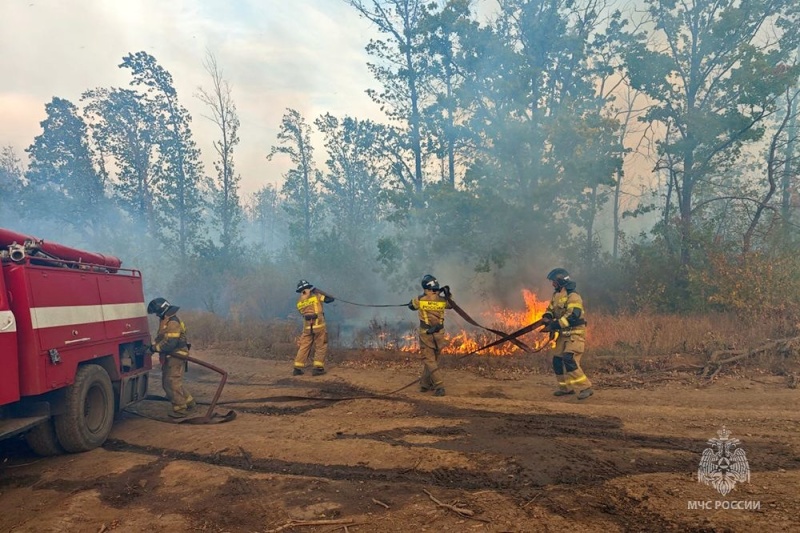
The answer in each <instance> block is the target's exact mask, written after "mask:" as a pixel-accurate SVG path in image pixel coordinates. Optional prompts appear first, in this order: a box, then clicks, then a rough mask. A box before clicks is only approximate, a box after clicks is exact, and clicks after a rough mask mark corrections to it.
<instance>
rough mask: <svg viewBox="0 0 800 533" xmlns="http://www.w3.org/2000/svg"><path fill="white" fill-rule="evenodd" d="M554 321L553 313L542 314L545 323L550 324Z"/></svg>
mask: <svg viewBox="0 0 800 533" xmlns="http://www.w3.org/2000/svg"><path fill="white" fill-rule="evenodd" d="M552 321H553V315H552V313H545V314H543V315H542V322H544V323H545V324H549V323H550V322H552Z"/></svg>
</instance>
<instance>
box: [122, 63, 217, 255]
mask: <svg viewBox="0 0 800 533" xmlns="http://www.w3.org/2000/svg"><path fill="white" fill-rule="evenodd" d="M119 66H120V68H127V69H130V71H131V75H132V76H133V80H132V81H131V84H132V85H133V86H136V87H143V88H144V95H143V96H144V98H143V102H144V103H145V105H146V106H147V110H148V113H149V114H150V115H151V116H153V117H155V124H156V128H157V133H156V140H157V143H158V147H159V152H158V153H159V157H158V162H157V166H156V172H155V176H154V180H153V186H154V187H155V189H156V191H157V194H156V195H155V197H154V201H155V204H156V207H157V208H156V209H155V210H154V216H155V218H156V220H157V221H158V223H159V227H160V228H161V231H162V232H163V235H162V237H163V238H164V239H166V240H167V242H168V243H171V244H174V245H175V246H176V247H177V251H178V256H179V257H178V258H179V260H180V263H181V265H185V264H186V259H187V256H188V254H189V251H190V247H191V246H192V245H193V244H195V243H196V242H197V238H198V235H199V232H200V228H201V227H202V217H201V214H202V210H203V206H204V202H203V198H202V193H201V187H202V181H203V171H202V166H201V164H200V151H199V149H198V148H197V146H196V144H195V142H194V140H193V138H192V130H191V120H192V117H191V115H190V114H189V112H188V111H187V110H186V108H184V107H183V106H182V105H181V104H180V102H179V101H178V93H177V91H176V90H175V87H174V85H173V81H172V75H171V74H170V73H169V72H167V71H166V70H165V69H164V68H163V67H161V66H160V65H159V64H158V62H157V61H156V59H155V58H154V57H153V56H151V55H150V54H148V53H146V52H136V53H132V54H128V55H127V56H125V57H124V58H123V60H122V63H121V64H120V65H119Z"/></svg>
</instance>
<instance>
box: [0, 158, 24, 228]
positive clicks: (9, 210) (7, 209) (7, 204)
mask: <svg viewBox="0 0 800 533" xmlns="http://www.w3.org/2000/svg"><path fill="white" fill-rule="evenodd" d="M22 179H23V169H22V161H21V160H20V158H19V157H18V156H17V154H16V152H15V151H14V147H13V146H11V145H8V146H3V148H2V149H0V223H7V222H11V220H12V217H13V215H14V214H15V213H16V212H17V210H18V209H19V206H18V203H19V195H20V192H21V190H22V186H23V182H22Z"/></svg>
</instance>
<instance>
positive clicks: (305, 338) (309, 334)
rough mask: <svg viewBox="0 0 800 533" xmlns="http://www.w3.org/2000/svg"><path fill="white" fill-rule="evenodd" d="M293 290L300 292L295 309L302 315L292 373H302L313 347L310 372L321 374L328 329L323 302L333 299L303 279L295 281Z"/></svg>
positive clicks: (322, 372) (326, 351)
mask: <svg viewBox="0 0 800 533" xmlns="http://www.w3.org/2000/svg"><path fill="white" fill-rule="evenodd" d="M295 292H298V293H300V298H299V299H298V300H297V310H298V311H299V312H300V315H302V317H303V333H302V334H301V335H300V339H299V340H298V343H299V344H300V347H299V348H298V350H297V357H295V358H294V374H293V375H295V376H300V375H302V374H303V368H305V366H306V362H307V361H308V357H309V356H310V355H311V351H312V349H313V350H314V369H313V370H312V371H311V374H312V375H314V376H321V375H322V374H324V373H325V356H326V355H327V353H328V330H327V328H326V327H325V313H324V312H323V304H329V303H331V302H333V301H334V299H333V298H332V297H331V296H328V295H327V294H325V293H324V292H322V291H321V290H319V289H317V288H316V287H314V286H313V285H311V284H310V283H309V282H307V281H306V280H304V279H301V280H300V281H298V282H297V290H296V291H295Z"/></svg>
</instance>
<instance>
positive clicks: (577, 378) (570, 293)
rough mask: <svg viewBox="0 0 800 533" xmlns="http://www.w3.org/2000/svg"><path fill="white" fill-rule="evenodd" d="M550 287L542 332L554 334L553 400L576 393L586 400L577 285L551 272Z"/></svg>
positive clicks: (587, 384)
mask: <svg viewBox="0 0 800 533" xmlns="http://www.w3.org/2000/svg"><path fill="white" fill-rule="evenodd" d="M547 279H548V280H549V281H550V282H552V284H553V298H552V300H551V301H550V305H548V306H547V310H546V311H545V313H544V316H542V319H543V320H544V321H545V322H546V323H547V325H546V326H545V328H544V330H543V331H549V332H551V333H552V332H558V338H557V339H556V345H555V349H554V355H553V371H554V372H555V375H556V379H557V380H558V388H557V389H556V390H555V391H554V392H553V395H554V396H567V395H570V394H575V393H576V392H577V393H578V399H579V400H585V399H586V398H589V397H590V396H591V395H592V394H594V391H592V382H591V381H589V378H588V376H586V374H584V372H583V369H582V368H581V356H582V355H583V350H584V347H585V344H586V313H585V311H584V309H583V299H582V298H581V296H580V294H578V291H577V290H576V287H577V284H576V283H575V282H574V281H572V279H570V277H569V272H567V271H566V270H565V269H563V268H554V269H553V270H551V271H550V273H549V274H547Z"/></svg>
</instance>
